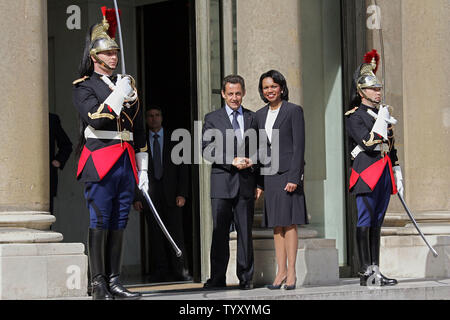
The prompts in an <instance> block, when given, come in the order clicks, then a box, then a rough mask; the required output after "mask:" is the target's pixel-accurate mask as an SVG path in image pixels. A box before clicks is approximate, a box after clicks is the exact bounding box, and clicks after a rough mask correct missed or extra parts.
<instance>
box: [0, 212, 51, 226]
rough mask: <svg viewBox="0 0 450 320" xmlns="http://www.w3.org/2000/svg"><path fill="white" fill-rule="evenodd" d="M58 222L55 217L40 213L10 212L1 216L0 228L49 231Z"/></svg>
mask: <svg viewBox="0 0 450 320" xmlns="http://www.w3.org/2000/svg"><path fill="white" fill-rule="evenodd" d="M55 221H56V218H55V216H53V215H51V214H49V213H48V212H40V211H29V212H28V211H26V212H23V211H20V212H16V211H9V212H2V213H1V214H0V227H15V228H30V229H37V230H48V229H50V226H51V225H52V224H53V223H54V222H55Z"/></svg>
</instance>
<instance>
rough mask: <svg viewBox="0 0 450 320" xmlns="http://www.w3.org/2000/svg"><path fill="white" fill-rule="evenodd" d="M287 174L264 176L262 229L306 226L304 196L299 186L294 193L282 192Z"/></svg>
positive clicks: (286, 181)
mask: <svg viewBox="0 0 450 320" xmlns="http://www.w3.org/2000/svg"><path fill="white" fill-rule="evenodd" d="M287 183H288V172H284V173H281V174H280V173H277V174H274V175H267V176H264V215H263V220H262V227H264V228H273V227H288V226H291V225H294V224H297V225H303V224H308V223H309V222H308V216H307V212H306V202H305V194H304V192H303V188H301V187H300V186H298V187H297V189H296V190H295V191H294V192H287V191H285V190H284V188H285V187H286V185H287Z"/></svg>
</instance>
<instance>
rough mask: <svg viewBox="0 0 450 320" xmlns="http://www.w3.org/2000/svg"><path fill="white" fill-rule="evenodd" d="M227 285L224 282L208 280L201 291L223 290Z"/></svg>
mask: <svg viewBox="0 0 450 320" xmlns="http://www.w3.org/2000/svg"><path fill="white" fill-rule="evenodd" d="M226 286H227V284H226V283H225V282H216V281H213V280H212V279H208V280H207V281H206V282H205V284H204V285H203V289H207V290H211V289H223V288H226Z"/></svg>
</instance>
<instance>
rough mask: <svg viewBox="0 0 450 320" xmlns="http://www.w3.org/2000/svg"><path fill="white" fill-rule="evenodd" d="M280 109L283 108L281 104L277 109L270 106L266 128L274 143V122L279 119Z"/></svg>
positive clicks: (270, 139)
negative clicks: (271, 108)
mask: <svg viewBox="0 0 450 320" xmlns="http://www.w3.org/2000/svg"><path fill="white" fill-rule="evenodd" d="M280 109H281V106H280V107H279V108H278V109H276V110H270V108H269V111H268V112H267V118H266V125H265V128H266V133H267V137H268V138H269V141H270V143H272V128H273V124H274V123H275V120H277V117H278V113H279V111H280Z"/></svg>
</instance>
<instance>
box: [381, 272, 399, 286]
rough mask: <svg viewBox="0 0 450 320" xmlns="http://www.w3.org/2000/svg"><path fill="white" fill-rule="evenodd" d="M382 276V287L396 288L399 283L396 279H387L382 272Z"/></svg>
mask: <svg viewBox="0 0 450 320" xmlns="http://www.w3.org/2000/svg"><path fill="white" fill-rule="evenodd" d="M380 276H381V285H382V286H395V285H396V284H397V283H398V281H397V280H396V279H390V278H387V277H386V276H385V275H383V274H382V273H381V272H380Z"/></svg>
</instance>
